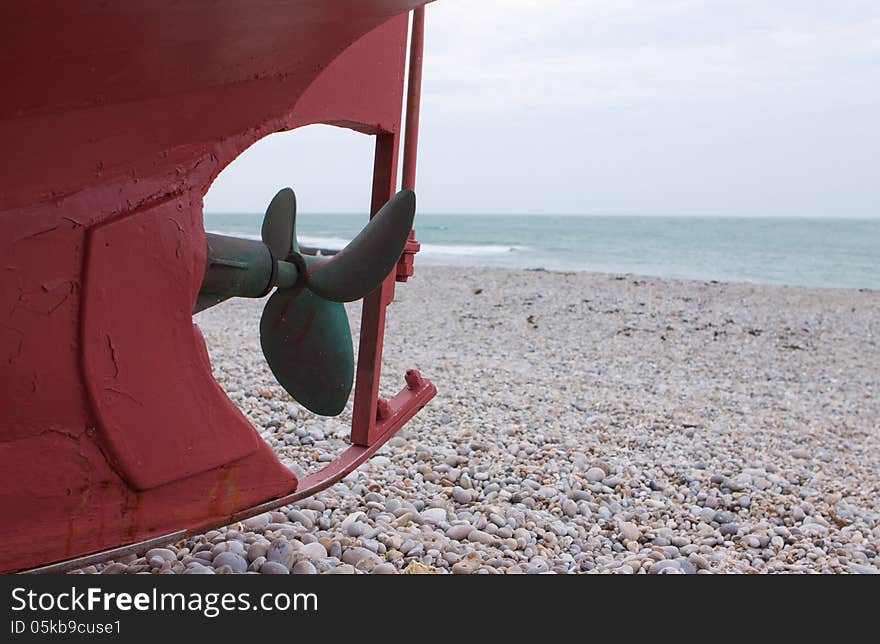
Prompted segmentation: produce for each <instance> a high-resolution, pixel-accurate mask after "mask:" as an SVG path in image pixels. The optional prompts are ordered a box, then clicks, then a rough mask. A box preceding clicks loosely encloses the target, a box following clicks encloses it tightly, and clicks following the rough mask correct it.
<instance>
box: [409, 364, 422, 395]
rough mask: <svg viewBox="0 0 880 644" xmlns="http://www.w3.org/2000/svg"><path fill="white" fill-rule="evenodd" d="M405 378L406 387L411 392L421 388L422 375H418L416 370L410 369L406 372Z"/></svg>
mask: <svg viewBox="0 0 880 644" xmlns="http://www.w3.org/2000/svg"><path fill="white" fill-rule="evenodd" d="M405 378H406V386H407V388H408V389H410V390H411V391H415V390H416V389H418V388H419V387H421V386H422V383H423V382H424V381H423V380H422V374H420V373H419V370H418V369H410V370H409V371H407V372H406V376H405Z"/></svg>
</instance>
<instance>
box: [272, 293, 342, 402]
mask: <svg viewBox="0 0 880 644" xmlns="http://www.w3.org/2000/svg"><path fill="white" fill-rule="evenodd" d="M260 344H261V345H262V347H263V355H264V356H266V362H267V363H268V364H269V368H270V369H271V370H272V373H273V374H275V378H276V379H277V380H278V383H279V384H280V385H281V386H282V387H284V389H285V390H286V391H287V393H289V394H290V395H291V396H293V398H294V399H295V400H296V401H297V402H299V403H300V404H301V405H303V406H304V407H305V408H306V409H309V410H311V411H313V412H315V413H316V414H321V415H322V416H336V415H337V414H339V413H340V412H341V411H342V410H343V409H344V408H345V403H346V402H347V401H348V396H349V394H350V393H351V387H352V383H353V382H354V352H353V349H352V343H351V331H350V330H349V326H348V316H347V315H346V314H345V306H344V305H343V304H340V303H338V302H331V301H329V300H326V299H324V298H322V297H319V296H317V295H315V294H314V293H312V292H311V291H309V290H307V289H302V290H299V291H297V289H278V290H277V291H275V294H274V295H272V297H270V298H269V302H268V303H267V304H266V308H265V309H264V310H263V316H262V318H260Z"/></svg>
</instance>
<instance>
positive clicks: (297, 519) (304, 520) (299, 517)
mask: <svg viewBox="0 0 880 644" xmlns="http://www.w3.org/2000/svg"><path fill="white" fill-rule="evenodd" d="M287 518H288V519H289V520H290V521H291V522H293V523H299V524H300V525H301V526H302V527H304V528H305V529H306V530H311V529H312V528H314V527H315V522H314V521H312V520H311V519H310V518H308V517H307V516H306V515H305V514H303V513H302V512H300V511H299V510H296V509H293V510H291V511H290V512H288V513H287Z"/></svg>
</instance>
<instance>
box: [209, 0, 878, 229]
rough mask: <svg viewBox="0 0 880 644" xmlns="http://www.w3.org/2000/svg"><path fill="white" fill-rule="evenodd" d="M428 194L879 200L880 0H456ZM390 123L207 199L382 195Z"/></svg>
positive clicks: (435, 50) (664, 205)
mask: <svg viewBox="0 0 880 644" xmlns="http://www.w3.org/2000/svg"><path fill="white" fill-rule="evenodd" d="M426 28H427V34H426V52H425V72H424V73H425V78H424V87H423V107H422V131H421V145H420V155H419V175H418V186H417V192H418V195H419V210H420V212H437V213H559V214H566V213H571V214H580V213H587V214H649V215H650V214H656V215H663V214H682V215H701V214H707V215H711V214H718V215H743V216H761V215H773V216H811V217H880V169H878V165H880V164H878V158H880V0H826V1H818V0H617V1H612V0H569V1H566V2H563V1H562V0H479V1H476V0H439V2H437V3H436V4H432V5H429V6H428V8H427V19H426ZM371 166H372V139H371V138H370V137H366V136H364V135H361V134H356V133H353V132H350V131H347V130H339V129H336V128H332V127H329V126H312V127H309V128H304V129H303V130H300V131H296V132H292V133H286V134H278V135H272V136H270V137H268V138H266V139H264V140H263V141H260V142H259V143H257V144H256V145H254V146H253V147H252V148H250V149H249V150H247V151H246V152H245V153H244V154H243V155H242V156H241V157H239V159H237V160H236V161H235V162H233V163H232V165H230V166H229V167H228V168H227V169H226V170H225V171H224V172H223V173H222V174H221V175H220V177H219V178H218V180H217V182H215V185H214V186H213V187H212V189H211V191H210V192H209V193H208V195H207V197H206V200H205V209H206V210H207V211H208V212H262V211H263V210H264V209H265V206H266V204H267V203H268V200H269V199H270V198H271V197H272V195H273V194H274V193H275V191H276V190H277V189H278V188H280V187H282V186H284V185H290V186H292V187H293V188H294V189H295V190H296V191H297V195H298V201H299V204H300V208H301V209H302V210H303V211H306V212H360V211H364V210H365V208H366V206H367V204H368V203H369V188H370V172H371Z"/></svg>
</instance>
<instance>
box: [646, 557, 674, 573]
mask: <svg viewBox="0 0 880 644" xmlns="http://www.w3.org/2000/svg"><path fill="white" fill-rule="evenodd" d="M672 568H674V569H675V570H681V568H679V565H678V562H677V561H672V560H669V559H663V560H661V561H658V562H657V563H654V564H651V567H650V568H648V574H651V575H656V574H658V573H660V572H661V571H663V570H666V569H672Z"/></svg>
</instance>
